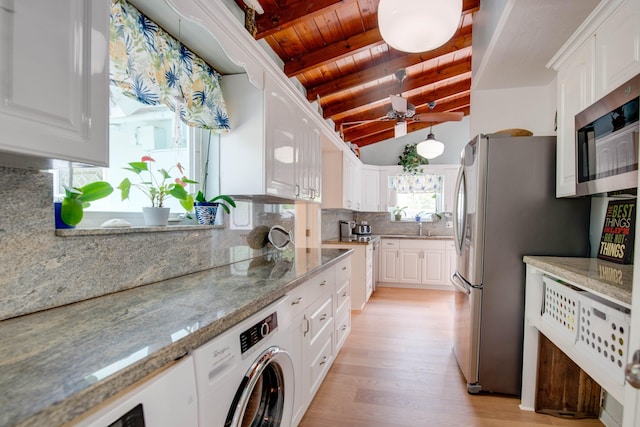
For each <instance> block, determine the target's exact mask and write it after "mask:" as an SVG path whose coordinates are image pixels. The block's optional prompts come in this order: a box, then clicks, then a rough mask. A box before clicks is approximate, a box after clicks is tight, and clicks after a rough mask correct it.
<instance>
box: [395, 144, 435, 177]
mask: <svg viewBox="0 0 640 427" xmlns="http://www.w3.org/2000/svg"><path fill="white" fill-rule="evenodd" d="M417 145H418V144H417V143H416V144H406V145H405V146H404V150H403V151H402V154H401V155H400V156H399V158H400V161H399V162H398V164H399V165H401V166H402V171H403V172H404V173H408V174H412V175H415V174H417V173H422V172H423V169H422V168H421V167H420V166H421V165H428V164H429V160H427V159H425V158H424V157H422V156H421V155H419V154H418V151H417V149H416V147H417Z"/></svg>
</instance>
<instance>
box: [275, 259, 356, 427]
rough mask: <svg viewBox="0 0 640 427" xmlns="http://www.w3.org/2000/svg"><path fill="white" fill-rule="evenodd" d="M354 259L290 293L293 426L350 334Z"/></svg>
mask: <svg viewBox="0 0 640 427" xmlns="http://www.w3.org/2000/svg"><path fill="white" fill-rule="evenodd" d="M350 279H351V257H347V258H345V259H343V260H341V261H339V262H338V263H336V265H334V266H333V267H331V268H329V269H327V270H324V271H322V272H320V273H318V274H317V275H315V276H313V277H312V278H311V279H309V280H308V281H307V282H305V283H303V284H301V285H300V286H298V287H297V288H295V289H293V290H292V291H291V292H289V293H288V296H289V304H290V308H291V315H292V327H291V342H290V345H289V348H288V351H289V353H290V354H291V358H292V359H293V364H294V369H295V373H296V375H295V390H296V392H295V398H294V404H293V405H294V408H293V425H298V423H299V422H300V420H301V419H302V416H303V415H304V412H305V411H306V409H307V407H308V406H309V403H311V400H312V399H313V397H314V396H315V394H316V392H317V391H318V388H319V387H320V385H321V384H322V381H323V380H324V378H325V376H326V374H327V371H328V370H329V367H330V366H331V364H332V363H333V360H334V359H335V356H336V355H337V353H338V351H339V350H340V348H342V345H343V344H344V341H345V340H346V338H347V336H348V335H349V332H350V331H351V310H350V305H351V304H350Z"/></svg>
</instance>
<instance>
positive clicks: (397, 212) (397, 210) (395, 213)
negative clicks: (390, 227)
mask: <svg viewBox="0 0 640 427" xmlns="http://www.w3.org/2000/svg"><path fill="white" fill-rule="evenodd" d="M408 207H409V206H403V207H401V208H400V207H397V208H395V209H394V210H393V216H394V218H395V220H396V221H402V217H403V216H404V215H405V209H407V208H408Z"/></svg>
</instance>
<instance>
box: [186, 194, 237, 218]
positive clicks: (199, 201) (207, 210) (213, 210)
mask: <svg viewBox="0 0 640 427" xmlns="http://www.w3.org/2000/svg"><path fill="white" fill-rule="evenodd" d="M220 206H222V209H224V211H225V212H226V213H227V214H230V213H231V209H230V208H235V207H236V202H235V201H234V200H233V199H232V198H231V197H230V196H226V195H224V194H220V195H218V196H215V197H213V198H211V199H209V200H206V199H205V197H204V193H203V192H202V191H198V194H196V197H195V199H194V203H193V207H194V209H195V212H196V218H197V220H198V223H199V224H202V225H213V224H214V223H215V220H216V214H217V212H218V208H219V207H220ZM189 211H191V209H189Z"/></svg>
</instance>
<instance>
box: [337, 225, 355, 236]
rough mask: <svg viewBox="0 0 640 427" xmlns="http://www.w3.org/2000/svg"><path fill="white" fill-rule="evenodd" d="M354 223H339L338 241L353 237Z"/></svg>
mask: <svg viewBox="0 0 640 427" xmlns="http://www.w3.org/2000/svg"><path fill="white" fill-rule="evenodd" d="M355 226H356V222H355V221H340V239H349V238H351V237H354V236H353V229H354V227H355Z"/></svg>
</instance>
